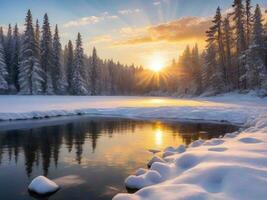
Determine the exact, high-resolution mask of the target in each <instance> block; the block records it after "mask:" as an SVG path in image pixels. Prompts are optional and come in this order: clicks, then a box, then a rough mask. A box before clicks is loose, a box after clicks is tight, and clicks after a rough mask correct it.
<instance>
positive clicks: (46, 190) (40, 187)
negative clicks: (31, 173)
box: [28, 176, 59, 195]
mask: <svg viewBox="0 0 267 200" xmlns="http://www.w3.org/2000/svg"><path fill="white" fill-rule="evenodd" d="M28 189H29V191H30V192H34V193H36V194H38V195H46V194H51V193H54V192H56V191H57V190H59V186H58V185H57V184H56V183H55V182H53V181H51V180H49V179H48V178H46V177H44V176H38V177H36V178H35V179H33V180H32V182H31V183H30V185H29V186H28Z"/></svg>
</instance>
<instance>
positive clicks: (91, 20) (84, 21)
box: [63, 12, 119, 28]
mask: <svg viewBox="0 0 267 200" xmlns="http://www.w3.org/2000/svg"><path fill="white" fill-rule="evenodd" d="M118 18H119V17H118V16H117V15H109V13H108V12H104V13H102V14H101V15H100V16H88V17H82V18H79V19H77V20H72V21H69V22H67V23H65V24H63V27H64V28H71V27H77V26H85V25H91V24H97V23H99V22H101V21H103V20H105V19H118Z"/></svg>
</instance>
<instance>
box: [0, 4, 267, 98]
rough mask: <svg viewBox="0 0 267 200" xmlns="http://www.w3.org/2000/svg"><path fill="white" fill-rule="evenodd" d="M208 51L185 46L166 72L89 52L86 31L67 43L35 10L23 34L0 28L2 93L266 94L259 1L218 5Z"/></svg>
mask: <svg viewBox="0 0 267 200" xmlns="http://www.w3.org/2000/svg"><path fill="white" fill-rule="evenodd" d="M206 37H207V39H206V43H207V45H206V48H205V49H204V50H203V52H200V51H199V49H198V45H197V44H196V45H195V46H194V47H192V48H190V47H189V46H188V47H187V48H186V49H185V51H184V52H183V54H182V55H181V56H180V57H179V58H178V61H176V59H174V60H173V62H172V64H171V65H170V66H168V67H166V68H165V69H164V70H163V71H162V72H159V73H156V72H152V71H150V70H148V69H146V68H143V67H141V66H135V65H131V66H128V65H123V64H120V63H119V62H114V61H113V60H103V59H100V58H99V57H98V55H97V51H96V49H95V48H94V49H93V52H92V54H91V55H90V56H88V55H85V53H84V50H83V44H82V37H81V34H80V33H78V35H77V39H76V41H75V43H73V42H72V41H69V42H68V44H67V45H66V46H65V47H62V44H61V42H60V36H59V30H58V27H57V25H56V26H55V28H54V31H53V33H52V31H51V26H50V23H49V18H48V15H47V14H45V15H44V19H43V24H42V27H40V25H39V22H38V20H36V22H33V17H32V14H31V11H30V10H29V11H28V13H27V15H26V19H25V28H24V32H23V33H21V32H19V29H18V26H17V25H15V26H14V27H12V26H11V25H9V26H8V30H7V33H6V34H4V33H3V28H2V27H1V28H0V94H25V95H177V96H182V95H186V96H188V95H190V96H195V95H201V94H205V95H216V94H220V93H225V92H230V91H240V92H249V91H250V90H255V91H257V92H258V94H259V95H261V96H266V95H267V22H266V21H265V22H264V18H263V15H262V9H261V8H260V6H259V5H256V6H255V7H253V6H252V4H251V1H250V0H243V1H242V0H234V2H233V5H232V9H231V12H228V13H226V14H224V13H221V9H220V7H218V9H217V11H216V14H215V16H214V18H213V20H212V25H211V27H210V29H209V30H207V32H206Z"/></svg>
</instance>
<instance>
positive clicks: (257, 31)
mask: <svg viewBox="0 0 267 200" xmlns="http://www.w3.org/2000/svg"><path fill="white" fill-rule="evenodd" d="M253 21H254V23H253V29H252V45H250V48H249V49H248V50H247V51H246V52H245V56H244V63H245V64H246V77H247V80H248V87H249V89H257V88H259V89H262V91H264V93H265V94H267V71H266V68H267V66H266V63H265V59H266V55H265V54H266V53H265V51H266V49H265V48H266V43H265V38H264V29H263V24H262V22H263V18H262V14H261V9H260V7H259V5H257V6H256V9H255V14H254V16H253Z"/></svg>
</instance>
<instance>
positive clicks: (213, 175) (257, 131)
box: [113, 114, 267, 200]
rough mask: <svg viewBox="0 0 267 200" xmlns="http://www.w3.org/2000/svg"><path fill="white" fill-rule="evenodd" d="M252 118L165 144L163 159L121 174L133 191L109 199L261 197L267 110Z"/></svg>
mask: <svg viewBox="0 0 267 200" xmlns="http://www.w3.org/2000/svg"><path fill="white" fill-rule="evenodd" d="M263 116H265V117H263ZM253 123H254V125H253ZM253 123H252V122H250V125H251V127H248V128H247V129H246V130H243V131H241V132H235V133H228V134H226V135H225V136H224V137H222V138H219V139H211V140H208V141H203V140H198V141H195V142H193V143H192V144H191V145H189V147H188V148H187V149H186V151H185V152H183V153H178V152H176V153H175V151H176V149H175V148H173V147H168V148H166V149H165V153H167V152H171V153H172V155H171V156H169V157H167V158H166V159H165V158H164V161H165V162H154V163H153V164H152V166H151V168H150V169H149V170H146V171H144V173H142V174H141V173H140V174H139V176H138V175H136V176H130V177H129V178H127V181H126V185H127V186H131V187H134V188H136V189H140V190H139V191H137V192H136V193H134V194H118V195H116V196H115V197H114V198H113V200H155V199H156V200H166V199H167V200H178V199H179V200H210V199H216V200H228V199H229V200H251V199H257V200H266V199H267V190H266V188H267V167H266V166H267V154H266V152H267V151H266V146H267V135H266V134H267V114H266V115H261V117H259V118H258V119H257V120H254V122H253ZM265 125H266V126H265ZM259 127H260V128H259Z"/></svg>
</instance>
